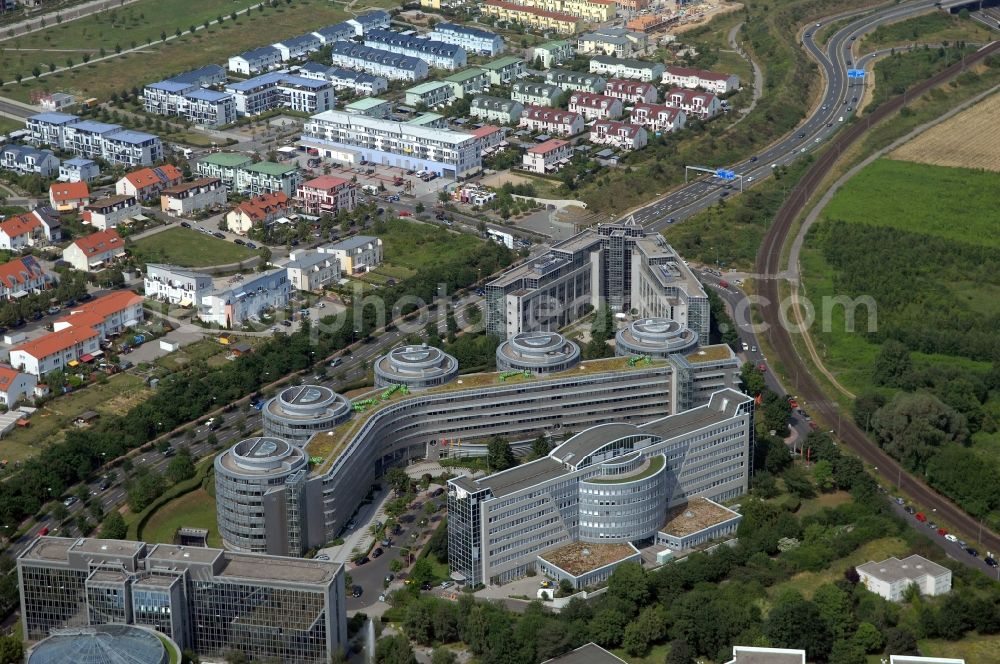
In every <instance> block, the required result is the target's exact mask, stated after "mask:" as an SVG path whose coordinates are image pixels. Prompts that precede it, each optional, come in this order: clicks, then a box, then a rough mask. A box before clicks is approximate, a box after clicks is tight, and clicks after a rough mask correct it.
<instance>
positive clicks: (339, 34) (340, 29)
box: [313, 21, 356, 46]
mask: <svg viewBox="0 0 1000 664" xmlns="http://www.w3.org/2000/svg"><path fill="white" fill-rule="evenodd" d="M313 34H314V35H316V37H317V38H318V39H319V40H320V42H321V43H322V44H323V45H324V46H328V45H330V44H333V43H334V42H339V41H346V40H350V39H353V38H354V37H355V36H356V33H355V31H354V26H353V25H351V24H350V23H348V22H347V21H344V22H342V23H335V24H334V25H328V26H326V27H324V28H320V29H319V30H316V31H315V32H313Z"/></svg>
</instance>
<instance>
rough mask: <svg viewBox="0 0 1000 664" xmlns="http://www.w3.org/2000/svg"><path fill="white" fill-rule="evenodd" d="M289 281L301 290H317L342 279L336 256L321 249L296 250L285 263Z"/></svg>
mask: <svg viewBox="0 0 1000 664" xmlns="http://www.w3.org/2000/svg"><path fill="white" fill-rule="evenodd" d="M285 269H286V270H287V271H288V281H289V283H291V285H292V288H294V289H295V290H300V291H317V290H322V289H323V288H326V287H327V286H331V285H333V284H335V283H337V282H338V281H340V264H339V263H338V262H337V258H336V256H333V255H331V254H327V253H322V252H319V251H294V252H292V254H291V256H290V260H289V261H288V262H287V263H285Z"/></svg>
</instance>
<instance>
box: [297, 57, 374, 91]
mask: <svg viewBox="0 0 1000 664" xmlns="http://www.w3.org/2000/svg"><path fill="white" fill-rule="evenodd" d="M296 72H297V73H298V75H299V76H302V77H303V78H315V79H319V80H323V81H329V82H330V85H331V86H333V89H334V90H337V91H340V90H349V91H351V93H353V94H356V95H364V96H368V97H371V96H374V95H377V94H381V93H383V92H385V91H386V90H388V89H389V80H388V79H386V78H384V77H382V76H374V75H372V74H366V73H365V72H363V71H354V70H353V69H344V68H343V67H329V66H327V65H324V64H320V63H318V62H307V63H305V64H303V65H302V66H300V67H299V68H298V69H297V70H296Z"/></svg>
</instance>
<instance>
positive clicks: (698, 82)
mask: <svg viewBox="0 0 1000 664" xmlns="http://www.w3.org/2000/svg"><path fill="white" fill-rule="evenodd" d="M661 82H662V83H665V84H666V85H673V86H677V87H681V88H688V89H695V88H701V89H702V90H708V91H709V92H714V93H715V94H717V95H724V94H728V93H730V92H734V91H736V90H739V89H740V77H739V76H737V75H736V74H722V73H719V72H714V71H708V70H705V69H691V68H689V67H667V68H666V69H664V71H663V76H662V80H661Z"/></svg>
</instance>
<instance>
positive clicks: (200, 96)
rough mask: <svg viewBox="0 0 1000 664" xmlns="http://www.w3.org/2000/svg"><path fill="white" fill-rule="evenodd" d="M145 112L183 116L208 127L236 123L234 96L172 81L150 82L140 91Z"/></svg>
mask: <svg viewBox="0 0 1000 664" xmlns="http://www.w3.org/2000/svg"><path fill="white" fill-rule="evenodd" d="M142 97H143V105H144V106H145V109H146V112H147V113H154V114H156V115H171V116H177V117H182V118H184V119H185V120H189V121H190V122H193V123H194V124H199V125H205V126H207V127H217V126H219V125H225V124H230V123H232V122H236V102H235V100H234V99H233V95H231V94H228V93H225V92H218V91H216V90H209V89H206V88H202V87H199V86H197V85H194V84H191V83H184V82H179V81H175V80H166V81H159V82H157V83H150V84H149V85H147V86H146V87H145V88H143V92H142Z"/></svg>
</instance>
